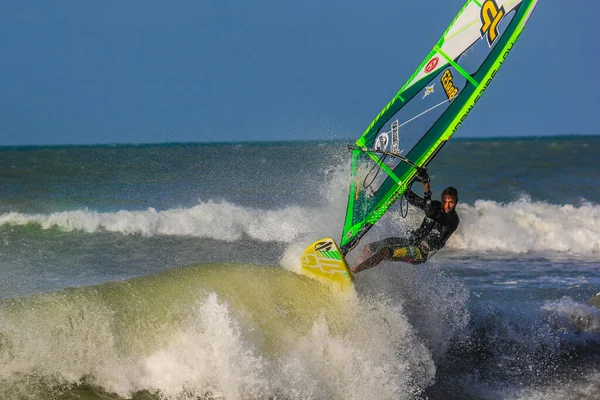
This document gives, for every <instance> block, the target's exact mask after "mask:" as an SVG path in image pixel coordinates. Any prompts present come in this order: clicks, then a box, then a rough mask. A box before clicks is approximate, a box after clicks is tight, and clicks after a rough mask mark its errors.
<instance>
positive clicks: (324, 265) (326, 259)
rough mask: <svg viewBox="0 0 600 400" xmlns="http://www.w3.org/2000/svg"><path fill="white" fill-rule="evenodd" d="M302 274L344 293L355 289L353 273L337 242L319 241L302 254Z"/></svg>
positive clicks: (325, 239) (326, 239) (329, 240)
mask: <svg viewBox="0 0 600 400" xmlns="http://www.w3.org/2000/svg"><path fill="white" fill-rule="evenodd" d="M302 274H303V275H306V276H308V277H310V278H313V279H316V280H318V281H320V282H322V283H325V284H328V285H330V286H331V287H339V288H340V289H341V290H342V291H344V290H347V289H350V288H353V287H354V284H353V282H352V280H353V278H352V273H350V269H348V264H347V263H346V260H345V259H344V256H342V253H341V252H340V249H339V247H338V245H337V244H336V243H335V240H333V239H331V238H323V239H321V240H317V241H316V242H314V243H313V244H311V245H310V246H308V247H307V248H306V250H304V253H303V254H302Z"/></svg>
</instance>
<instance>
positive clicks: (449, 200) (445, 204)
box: [442, 194, 456, 213]
mask: <svg viewBox="0 0 600 400" xmlns="http://www.w3.org/2000/svg"><path fill="white" fill-rule="evenodd" d="M454 207H456V200H455V199H454V197H452V196H448V195H447V194H446V195H444V196H443V197H442V210H443V211H444V212H445V213H449V212H450V211H452V210H454Z"/></svg>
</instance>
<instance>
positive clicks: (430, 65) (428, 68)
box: [425, 57, 440, 73]
mask: <svg viewBox="0 0 600 400" xmlns="http://www.w3.org/2000/svg"><path fill="white" fill-rule="evenodd" d="M439 62H440V58H439V57H433V58H432V59H431V60H429V62H428V63H427V65H426V66H425V72H426V73H430V72H431V71H433V70H434V69H435V67H437V65H438V63H439Z"/></svg>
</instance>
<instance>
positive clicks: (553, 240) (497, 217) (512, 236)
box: [448, 198, 600, 257]
mask: <svg viewBox="0 0 600 400" xmlns="http://www.w3.org/2000/svg"><path fill="white" fill-rule="evenodd" d="M457 212H458V213H459V215H460V218H461V223H460V227H459V229H458V231H457V232H456V233H455V234H454V235H453V236H452V237H451V238H450V240H449V241H448V247H449V248H453V249H460V250H469V251H485V252H502V253H512V254H515V253H516V254H526V253H565V254H569V255H572V256H583V257H585V256H590V255H596V254H597V253H599V252H600V206H599V205H595V204H592V203H583V204H581V205H580V206H574V205H570V204H566V205H554V204H549V203H546V202H536V201H531V200H529V199H527V198H522V199H520V200H518V201H515V202H511V203H507V204H502V203H497V202H495V201H489V200H478V201H476V202H475V204H474V205H472V206H470V205H459V207H457Z"/></svg>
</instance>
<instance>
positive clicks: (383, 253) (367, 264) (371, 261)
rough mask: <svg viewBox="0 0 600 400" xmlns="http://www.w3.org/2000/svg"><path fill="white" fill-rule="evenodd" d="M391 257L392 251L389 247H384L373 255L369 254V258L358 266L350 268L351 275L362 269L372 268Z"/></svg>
mask: <svg viewBox="0 0 600 400" xmlns="http://www.w3.org/2000/svg"><path fill="white" fill-rule="evenodd" d="M391 255H392V249H391V248H389V247H384V248H382V249H381V250H379V251H378V252H376V253H375V254H371V255H370V257H369V258H367V259H366V260H364V261H363V262H361V263H360V264H358V265H356V266H354V267H352V268H350V271H352V273H353V274H355V273H357V272H360V271H362V270H364V269H369V268H373V267H374V266H376V265H377V264H379V263H380V262H382V261H383V260H389V259H390V258H391Z"/></svg>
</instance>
